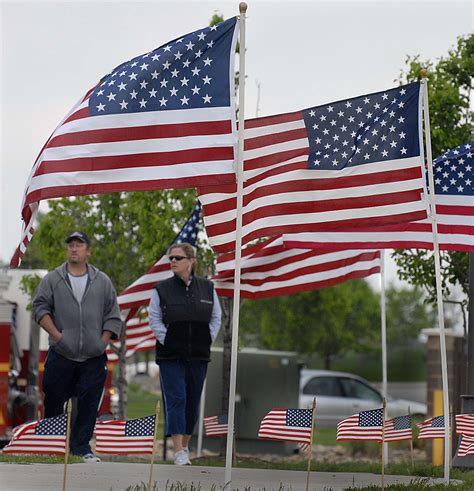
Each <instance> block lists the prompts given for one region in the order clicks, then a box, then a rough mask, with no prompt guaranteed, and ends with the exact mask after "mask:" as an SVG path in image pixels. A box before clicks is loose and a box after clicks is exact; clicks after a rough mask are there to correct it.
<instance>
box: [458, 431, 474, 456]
mask: <svg viewBox="0 0 474 491" xmlns="http://www.w3.org/2000/svg"><path fill="white" fill-rule="evenodd" d="M466 455H474V438H472V437H470V436H467V435H463V436H462V438H461V443H460V444H459V447H458V452H457V456H458V457H466Z"/></svg>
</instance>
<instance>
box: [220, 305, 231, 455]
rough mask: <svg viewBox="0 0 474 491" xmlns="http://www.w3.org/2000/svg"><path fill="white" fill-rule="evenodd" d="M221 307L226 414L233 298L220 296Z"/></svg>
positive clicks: (223, 442)
mask: <svg viewBox="0 0 474 491" xmlns="http://www.w3.org/2000/svg"><path fill="white" fill-rule="evenodd" d="M219 300H220V303H221V307H222V326H221V329H222V334H223V336H222V339H223V346H224V350H223V354H222V403H221V410H222V414H227V412H228V410H229V387H230V360H231V354H232V310H233V309H232V307H233V302H234V299H233V298H229V297H220V298H219ZM225 452H226V438H221V449H220V454H221V455H225Z"/></svg>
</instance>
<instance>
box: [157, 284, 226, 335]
mask: <svg viewBox="0 0 474 491" xmlns="http://www.w3.org/2000/svg"><path fill="white" fill-rule="evenodd" d="M221 317H222V309H221V305H220V303H219V297H218V296H217V293H216V290H214V302H213V305H212V313H211V321H210V322H209V331H210V333H211V339H212V341H214V340H215V339H216V337H217V334H218V333H219V329H220V327H221ZM148 318H149V320H150V329H151V330H152V332H153V334H154V335H155V337H156V339H158V341H159V342H160V343H161V344H165V337H166V331H167V327H166V326H165V324H164V322H163V313H162V312H161V304H160V296H159V295H158V292H157V291H156V290H155V289H154V288H153V291H152V292H151V300H150V305H149V307H148Z"/></svg>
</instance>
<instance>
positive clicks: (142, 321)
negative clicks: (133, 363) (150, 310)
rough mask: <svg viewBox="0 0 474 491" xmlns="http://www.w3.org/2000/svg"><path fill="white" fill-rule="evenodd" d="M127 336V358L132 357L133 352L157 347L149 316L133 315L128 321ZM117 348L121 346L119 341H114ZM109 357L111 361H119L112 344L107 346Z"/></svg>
mask: <svg viewBox="0 0 474 491" xmlns="http://www.w3.org/2000/svg"><path fill="white" fill-rule="evenodd" d="M126 326H127V328H126V338H125V344H126V346H127V351H126V353H125V358H130V357H131V356H132V355H133V354H135V353H138V352H141V351H151V350H154V349H155V346H156V337H155V335H154V334H153V333H152V331H151V329H150V323H149V321H148V317H147V316H145V317H144V318H140V317H132V318H131V319H129V320H128V321H127V323H126ZM112 344H114V345H115V346H116V347H117V348H119V346H120V342H119V341H114V342H113V343H112ZM106 353H107V358H108V361H109V362H111V363H115V362H117V361H118V356H117V355H116V354H115V353H114V352H113V351H112V349H111V348H110V346H109V345H108V346H107V350H106Z"/></svg>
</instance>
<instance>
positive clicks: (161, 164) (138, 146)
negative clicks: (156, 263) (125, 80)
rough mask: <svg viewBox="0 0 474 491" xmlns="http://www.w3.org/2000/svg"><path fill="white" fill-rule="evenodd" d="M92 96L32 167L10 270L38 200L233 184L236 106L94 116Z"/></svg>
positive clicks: (15, 263)
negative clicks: (16, 246)
mask: <svg viewBox="0 0 474 491" xmlns="http://www.w3.org/2000/svg"><path fill="white" fill-rule="evenodd" d="M91 93H92V90H91V91H89V93H88V94H87V95H86V97H85V98H84V100H82V101H81V102H80V103H79V104H78V105H77V106H76V107H75V108H74V109H73V110H72V111H71V113H70V114H69V115H68V116H67V117H66V118H65V120H64V121H63V122H62V123H61V124H60V125H59V126H58V127H57V128H56V130H55V131H54V132H53V134H52V135H51V136H50V138H49V140H48V141H47V142H46V144H45V146H44V147H43V149H42V151H41V153H40V155H39V156H38V158H37V160H36V162H35V164H34V166H33V169H32V172H31V174H30V177H29V180H28V182H27V185H26V188H25V194H24V200H23V204H22V208H21V209H22V217H23V222H24V223H23V231H22V237H21V241H20V245H19V247H18V248H17V251H16V252H15V254H14V256H13V258H12V261H11V266H12V267H17V266H18V265H19V262H20V260H21V256H22V255H23V254H24V251H25V249H26V246H27V245H28V241H29V239H27V237H28V236H29V237H31V234H32V233H33V220H32V218H34V216H35V209H37V208H38V205H39V201H40V200H44V199H50V198H58V197H63V196H79V195H84V194H95V193H112V192H120V191H146V190H152V189H165V188H173V189H174V188H184V187H195V186H199V185H212V184H213V185H216V184H219V185H220V184H226V183H231V182H235V172H234V169H233V163H234V145H235V141H236V137H235V131H234V126H235V125H234V115H233V110H232V108H231V107H216V108H202V109H187V110H170V111H153V112H147V113H127V114H110V115H103V116H102V115H101V116H89V109H88V103H89V96H90V95H91Z"/></svg>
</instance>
